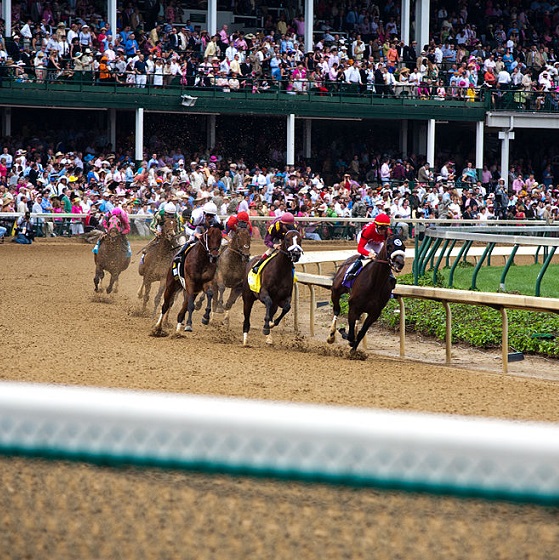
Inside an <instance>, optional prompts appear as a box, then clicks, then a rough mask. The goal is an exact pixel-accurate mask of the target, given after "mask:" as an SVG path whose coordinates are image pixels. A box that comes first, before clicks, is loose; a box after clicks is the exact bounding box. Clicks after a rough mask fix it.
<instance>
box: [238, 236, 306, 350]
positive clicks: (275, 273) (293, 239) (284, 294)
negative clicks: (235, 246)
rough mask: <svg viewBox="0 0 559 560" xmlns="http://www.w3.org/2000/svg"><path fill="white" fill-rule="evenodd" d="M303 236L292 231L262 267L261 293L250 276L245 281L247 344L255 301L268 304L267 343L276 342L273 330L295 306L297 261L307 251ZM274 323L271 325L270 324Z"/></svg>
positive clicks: (250, 265)
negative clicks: (294, 290)
mask: <svg viewBox="0 0 559 560" xmlns="http://www.w3.org/2000/svg"><path fill="white" fill-rule="evenodd" d="M301 241H302V237H301V234H300V233H299V232H298V231H297V230H291V231H288V232H287V233H286V234H285V236H284V238H283V241H282V243H281V246H280V248H279V249H278V252H277V254H276V256H275V257H274V258H272V260H271V261H270V262H268V263H267V264H266V265H265V266H264V268H263V269H262V272H261V273H260V274H261V284H260V285H261V287H260V292H259V293H258V294H255V293H254V292H253V291H252V290H251V289H250V286H249V284H248V278H247V275H245V279H244V280H243V290H242V293H243V312H244V317H245V320H244V323H243V345H244V346H246V345H247V343H248V333H249V331H250V313H251V311H252V306H253V305H254V302H255V301H256V300H257V299H258V300H260V301H261V302H262V303H263V304H264V305H265V306H266V315H265V317H264V328H263V329H262V332H263V333H264V334H265V335H266V336H267V337H268V338H267V340H266V342H267V343H268V344H272V338H271V335H270V329H272V328H274V327H277V326H278V325H279V324H280V321H281V320H282V319H283V318H284V317H285V315H286V314H287V313H288V312H289V310H290V309H291V295H292V292H293V276H294V266H293V265H294V263H296V262H298V261H299V259H300V258H301V255H302V254H303V248H302V247H301ZM257 260H258V259H257V258H254V259H252V261H251V262H250V263H249V264H248V266H247V273H249V272H250V270H251V268H252V267H253V266H254V263H256V261H257ZM278 307H281V310H282V311H281V313H280V315H279V316H278V317H277V318H276V319H274V315H275V314H276V311H277V310H278ZM270 323H271V324H270Z"/></svg>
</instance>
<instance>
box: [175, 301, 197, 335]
mask: <svg viewBox="0 0 559 560" xmlns="http://www.w3.org/2000/svg"><path fill="white" fill-rule="evenodd" d="M195 300H196V294H189V295H188V299H186V298H185V303H186V309H187V310H188V318H187V319H186V323H185V325H184V332H192V314H193V313H194V309H195V303H194V302H195ZM183 310H184V305H183V308H182V310H181V313H182V311H183ZM179 316H180V315H179ZM182 318H183V319H184V313H182ZM177 328H178V327H177Z"/></svg>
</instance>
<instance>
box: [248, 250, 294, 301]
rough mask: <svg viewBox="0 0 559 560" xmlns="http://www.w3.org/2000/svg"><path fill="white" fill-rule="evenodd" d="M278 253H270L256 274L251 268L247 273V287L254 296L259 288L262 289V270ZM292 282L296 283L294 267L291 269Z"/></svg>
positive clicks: (258, 291)
mask: <svg viewBox="0 0 559 560" xmlns="http://www.w3.org/2000/svg"><path fill="white" fill-rule="evenodd" d="M277 254H278V253H272V254H271V255H270V256H269V257H268V258H267V259H266V260H265V261H264V262H263V263H262V264H261V265H260V267H259V268H258V272H256V273H254V272H253V271H252V268H251V269H250V270H249V273H248V277H247V280H248V287H249V288H250V289H251V291H252V292H254V293H255V294H259V293H260V288H261V287H262V270H264V267H265V266H266V265H267V264H268V263H269V262H270V261H271V260H272V259H273V258H274V257H275V256H276V255H277ZM292 274H293V282H297V276H295V267H292Z"/></svg>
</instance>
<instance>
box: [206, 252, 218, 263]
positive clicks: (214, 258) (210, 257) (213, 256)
mask: <svg viewBox="0 0 559 560" xmlns="http://www.w3.org/2000/svg"><path fill="white" fill-rule="evenodd" d="M218 259H219V251H218V252H217V254H215V253H214V251H211V252H210V253H209V254H208V260H209V261H210V263H211V264H215V263H216V262H217V261H218Z"/></svg>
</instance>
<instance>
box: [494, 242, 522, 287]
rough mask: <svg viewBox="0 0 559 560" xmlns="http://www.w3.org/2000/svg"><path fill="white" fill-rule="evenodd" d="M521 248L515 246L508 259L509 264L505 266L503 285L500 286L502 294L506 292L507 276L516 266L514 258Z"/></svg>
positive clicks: (502, 275)
mask: <svg viewBox="0 0 559 560" xmlns="http://www.w3.org/2000/svg"><path fill="white" fill-rule="evenodd" d="M519 247H520V245H515V246H514V247H513V248H512V251H511V252H510V255H509V258H508V259H507V263H506V264H505V268H504V269H503V274H501V283H500V285H499V290H501V292H504V291H505V290H506V288H505V280H506V278H507V274H508V273H509V269H510V267H511V266H512V265H513V264H514V256H515V255H516V251H518V248H519Z"/></svg>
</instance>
